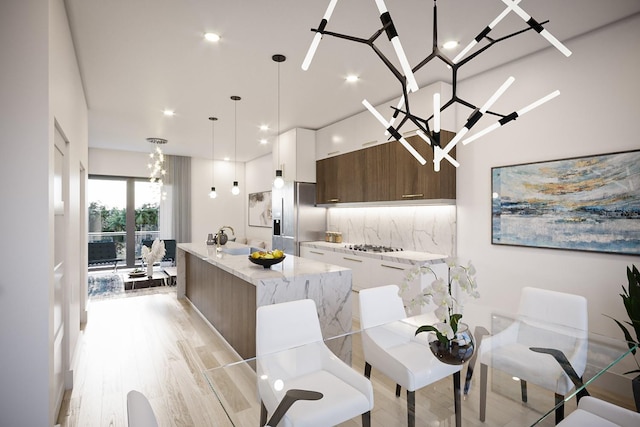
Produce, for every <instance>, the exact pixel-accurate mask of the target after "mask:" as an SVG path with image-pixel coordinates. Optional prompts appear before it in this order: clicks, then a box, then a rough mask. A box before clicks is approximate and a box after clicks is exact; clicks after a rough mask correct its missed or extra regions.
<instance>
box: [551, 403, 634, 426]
mask: <svg viewBox="0 0 640 427" xmlns="http://www.w3.org/2000/svg"><path fill="white" fill-rule="evenodd" d="M557 426H558V427H585V426H588V427H638V426H640V413H637V412H634V411H630V410H629V409H626V408H622V407H620V406H617V405H614V404H613V403H609V402H605V401H604V400H600V399H598V398H595V397H591V396H585V397H583V398H582V399H580V401H579V402H578V409H576V410H575V411H573V412H572V413H570V414H569V416H568V417H567V418H565V419H564V420H563V421H562V422H560V423H559V424H557Z"/></svg>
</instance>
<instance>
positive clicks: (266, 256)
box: [249, 249, 285, 268]
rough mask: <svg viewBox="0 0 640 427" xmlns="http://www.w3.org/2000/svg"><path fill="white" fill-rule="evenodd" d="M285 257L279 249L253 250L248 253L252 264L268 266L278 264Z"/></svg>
mask: <svg viewBox="0 0 640 427" xmlns="http://www.w3.org/2000/svg"><path fill="white" fill-rule="evenodd" d="M284 259H285V255H284V252H282V251H281V250H280V249H274V250H272V251H255V252H252V253H251V255H249V261H251V262H252V263H254V264H258V265H261V266H263V267H264V268H269V267H271V266H272V265H274V264H278V263H279V262H282V261H283V260H284Z"/></svg>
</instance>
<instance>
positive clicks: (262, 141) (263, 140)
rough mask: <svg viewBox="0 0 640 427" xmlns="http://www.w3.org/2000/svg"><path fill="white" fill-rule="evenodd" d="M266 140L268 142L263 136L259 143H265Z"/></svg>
mask: <svg viewBox="0 0 640 427" xmlns="http://www.w3.org/2000/svg"><path fill="white" fill-rule="evenodd" d="M267 142H269V141H267V140H266V139H265V138H262V139H261V140H260V144H263V145H264V144H266V143H267Z"/></svg>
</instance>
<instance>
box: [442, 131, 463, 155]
mask: <svg viewBox="0 0 640 427" xmlns="http://www.w3.org/2000/svg"><path fill="white" fill-rule="evenodd" d="M467 132H469V129H467V128H466V127H463V128H462V129H460V131H459V132H458V133H457V134H456V136H454V137H453V139H452V140H451V141H449V143H448V144H447V145H446V146H445V147H444V148H443V149H442V151H443V152H444V154H448V153H449V151H451V150H453V147H455V146H456V144H457V143H458V142H459V141H460V140H461V139H462V137H463V136H465V135H466V134H467ZM443 156H444V155H443Z"/></svg>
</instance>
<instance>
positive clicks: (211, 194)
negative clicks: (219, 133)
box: [209, 117, 218, 199]
mask: <svg viewBox="0 0 640 427" xmlns="http://www.w3.org/2000/svg"><path fill="white" fill-rule="evenodd" d="M209 120H211V192H210V193H209V197H210V198H212V199H215V198H216V197H217V194H216V186H215V180H216V176H215V161H216V156H215V140H216V133H215V132H216V131H215V129H216V126H215V122H216V120H218V118H217V117H209Z"/></svg>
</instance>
